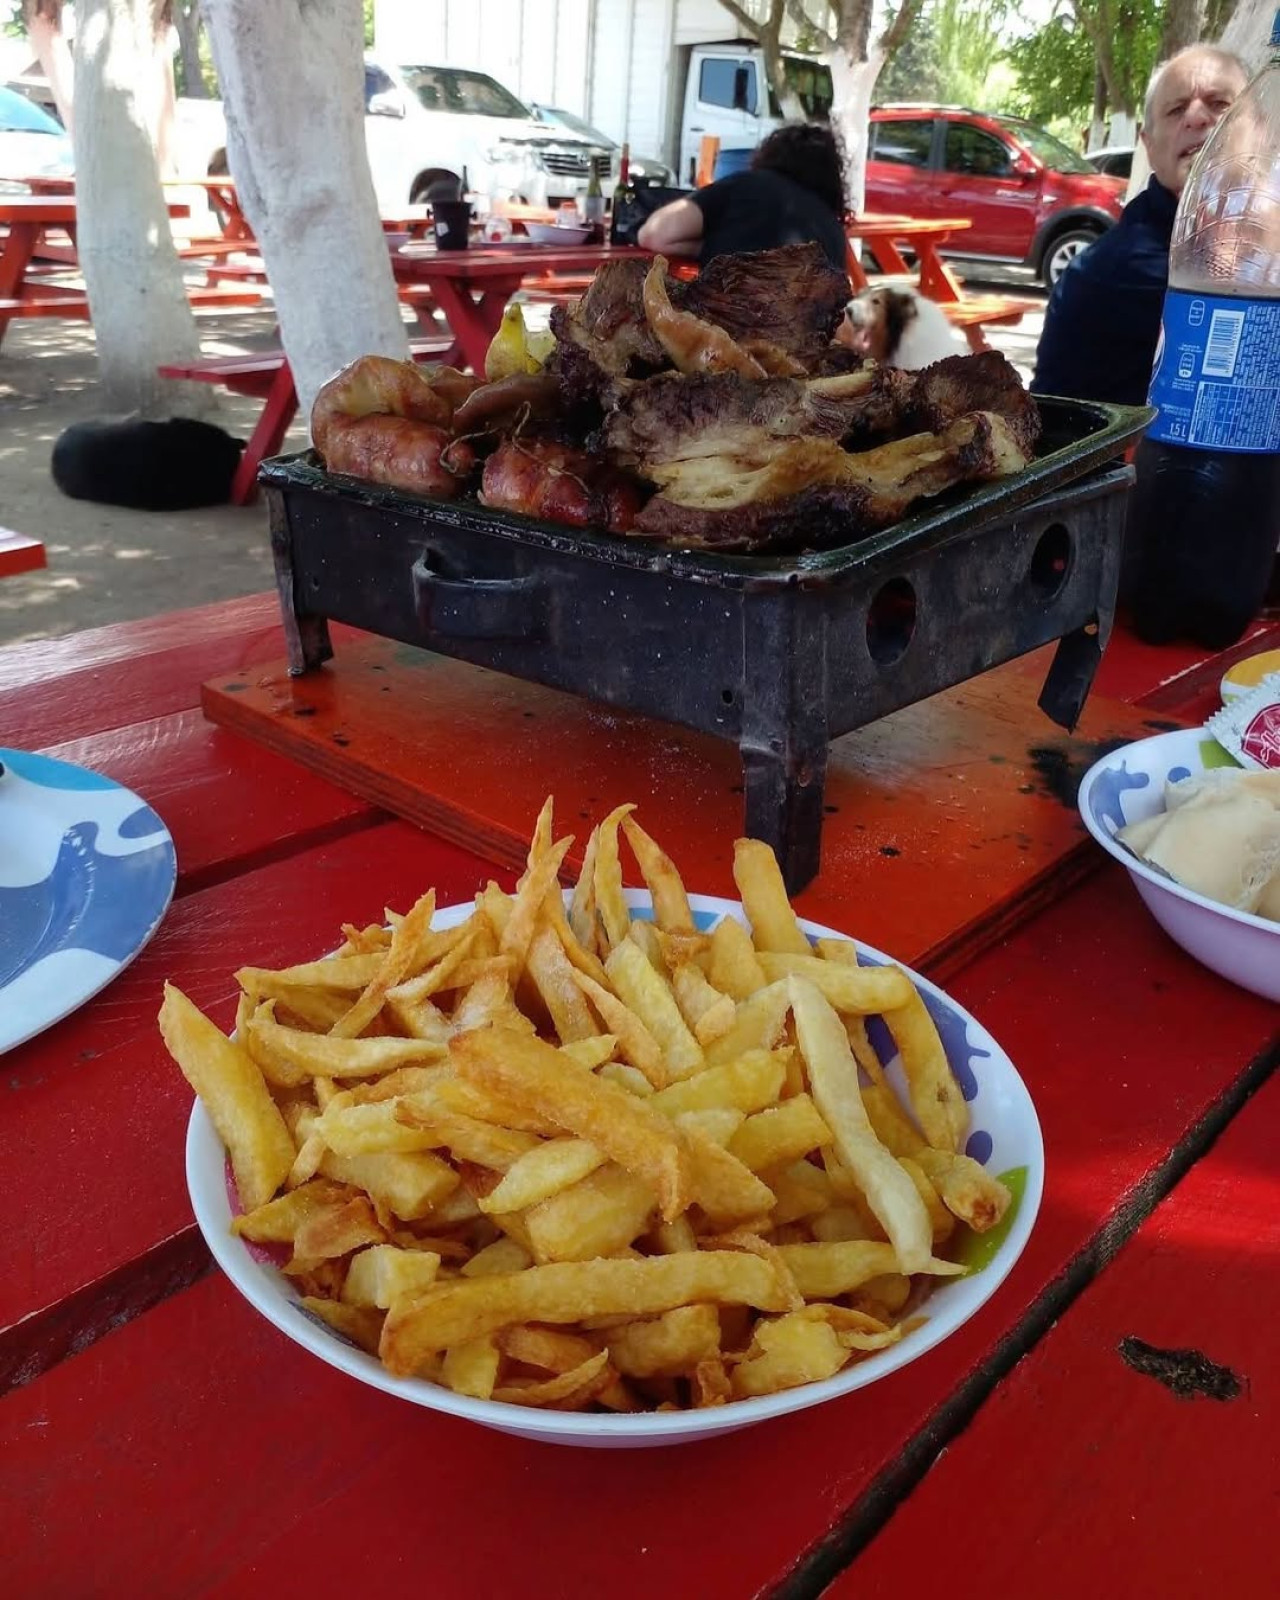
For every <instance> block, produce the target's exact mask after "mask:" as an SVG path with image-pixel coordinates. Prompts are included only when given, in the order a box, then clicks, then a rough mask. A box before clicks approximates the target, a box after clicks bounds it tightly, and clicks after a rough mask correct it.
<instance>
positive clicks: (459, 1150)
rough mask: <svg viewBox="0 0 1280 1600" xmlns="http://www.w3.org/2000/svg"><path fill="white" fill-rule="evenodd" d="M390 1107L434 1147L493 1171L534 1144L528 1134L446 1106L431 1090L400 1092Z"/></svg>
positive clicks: (503, 1168) (504, 1166)
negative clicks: (423, 1092)
mask: <svg viewBox="0 0 1280 1600" xmlns="http://www.w3.org/2000/svg"><path fill="white" fill-rule="evenodd" d="M394 1109H395V1116H396V1119H397V1120H398V1121H399V1122H402V1123H404V1124H406V1125H407V1126H408V1127H409V1128H411V1129H416V1130H417V1131H418V1132H420V1133H422V1134H425V1135H426V1136H427V1137H428V1138H430V1140H431V1142H432V1144H433V1145H435V1146H436V1147H438V1148H442V1149H447V1150H449V1151H450V1152H452V1154H453V1155H454V1156H456V1157H457V1159H458V1160H459V1161H473V1162H475V1163H476V1164H477V1165H479V1166H482V1167H491V1168H492V1169H493V1170H494V1171H495V1172H505V1171H506V1170H507V1168H508V1167H510V1166H512V1165H513V1164H514V1163H515V1162H517V1161H519V1159H520V1158H521V1156H524V1155H527V1154H528V1153H529V1151H530V1150H534V1149H536V1148H537V1145H538V1140H537V1138H536V1136H535V1135H533V1134H531V1133H521V1132H519V1131H517V1130H515V1129H512V1128H500V1127H495V1126H494V1124H493V1123H491V1122H485V1121H483V1120H482V1119H481V1118H479V1117H469V1116H467V1115H466V1114H465V1113H464V1112H457V1111H450V1110H448V1109H446V1107H445V1106H444V1105H443V1104H442V1103H441V1100H440V1098H439V1096H438V1095H437V1094H436V1092H435V1090H430V1089H429V1090H428V1091H427V1092H426V1093H425V1094H420V1095H418V1094H413V1095H402V1096H401V1098H400V1099H399V1100H397V1101H395V1103H394Z"/></svg>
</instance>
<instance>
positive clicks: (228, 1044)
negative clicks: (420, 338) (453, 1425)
mask: <svg viewBox="0 0 1280 1600" xmlns="http://www.w3.org/2000/svg"><path fill="white" fill-rule="evenodd" d="M633 811H634V808H633V807H629V806H624V807H619V808H618V809H617V810H616V811H614V812H613V813H611V814H610V815H609V816H608V817H607V818H606V819H605V820H604V821H603V822H602V823H601V824H600V825H599V826H598V827H597V828H596V829H595V830H594V831H593V832H592V834H591V836H590V838H589V840H588V842H587V846H586V849H585V853H584V855H583V859H582V866H581V869H580V871H579V872H578V874H577V878H576V884H575V885H574V886H573V887H572V888H562V887H561V879H562V877H564V876H565V860H566V856H567V854H568V851H569V849H570V848H571V843H572V841H571V840H570V839H567V838H566V839H560V840H555V839H554V837H553V829H552V812H551V803H550V802H548V803H547V805H546V807H544V809H543V812H542V814H541V815H540V817H539V819H538V822H537V825H536V828H535V831H534V835H533V840H532V843H531V845H530V850H529V857H528V864H527V867H526V870H525V872H524V874H523V876H522V877H521V879H520V880H519V882H518V884H517V885H516V888H515V891H514V893H511V894H508V893H505V892H504V891H503V890H501V889H500V888H499V887H498V886H497V885H496V884H494V883H490V884H488V885H487V887H486V888H485V889H484V890H483V891H482V892H481V893H479V894H478V895H477V896H476V897H475V900H474V902H473V903H470V904H466V905H459V906H450V907H445V908H439V907H437V906H436V904H435V899H434V896H433V895H432V894H431V893H428V894H426V895H424V896H422V898H420V899H419V900H418V901H417V902H416V903H415V904H414V905H413V906H412V907H411V908H410V909H409V910H408V911H407V912H405V913H404V914H403V915H397V914H395V913H391V912H389V913H388V914H387V920H386V923H385V925H382V924H378V925H374V926H370V927H356V926H352V925H344V927H343V934H344V942H343V943H342V945H341V946H340V947H338V948H337V949H336V950H335V951H334V953H332V954H330V955H327V956H325V957H323V958H322V959H320V960H317V961H307V962H304V963H302V964H300V965H298V966H294V967H289V968H285V969H278V970H277V969H270V970H269V969H265V968H259V967H244V968H242V969H241V970H240V971H239V972H238V973H237V979H238V982H239V985H240V999H239V1005H238V1010H237V1016H236V1026H235V1029H234V1031H233V1033H232V1034H231V1035H230V1036H228V1035H226V1034H224V1033H223V1032H222V1031H221V1030H220V1029H219V1028H218V1027H217V1026H216V1025H215V1024H214V1023H213V1022H212V1021H210V1020H209V1019H208V1018H207V1017H205V1016H204V1015H203V1014H202V1013H201V1012H200V1011H199V1010H197V1008H196V1007H195V1006H194V1005H192V1003H191V1002H190V1001H189V1000H188V999H187V998H186V997H185V996H184V995H183V994H182V993H181V992H180V991H179V990H178V989H176V988H174V987H172V986H171V985H166V990H165V999H164V1004H163V1007H162V1010H161V1013H160V1025H161V1031H162V1033H163V1036H164V1039H165V1042H166V1044H167V1045H168V1047H169V1050H170V1052H171V1053H172V1055H173V1057H174V1059H175V1061H176V1062H177V1063H178V1065H179V1066H180V1067H181V1069H182V1071H183V1072H184V1074H185V1075H186V1077H187V1078H188V1080H189V1082H190V1083H191V1085H192V1087H193V1088H194V1089H195V1091H196V1094H197V1101H196V1104H195V1106H194V1108H193V1111H192V1115H191V1120H190V1124H189V1129H188V1137H187V1180H188V1186H189V1189H190V1193H191V1199H192V1204H193V1207H194V1210H195V1215H196V1219H197V1221H198V1223H199V1226H200V1228H201V1230H202V1232H203V1233H204V1236H205V1238H206V1240H207V1241H208V1243H209V1247H210V1249H211V1251H212V1253H213V1255H214V1257H215V1259H216V1260H217V1261H218V1263H219V1265H220V1266H221V1267H222V1269H223V1270H224V1271H225V1272H226V1274H227V1275H228V1277H229V1278H230V1279H231V1281H232V1282H233V1283H234V1284H235V1286H236V1288H237V1289H238V1290H239V1291H240V1292H241V1293H242V1294H243V1295H244V1296H245V1298H246V1299H247V1300H248V1301H249V1302H250V1303H251V1304H252V1305H253V1306H254V1307H255V1308H256V1309H257V1310H258V1311H259V1312H260V1313H262V1315H264V1316H265V1317H267V1318H268V1319H269V1320H270V1321H271V1322H273V1323H274V1324H275V1325H276V1326H277V1327H278V1328H280V1329H281V1330H282V1331H283V1332H284V1333H285V1334H287V1335H288V1336H289V1337H290V1338H291V1339H293V1340H294V1341H295V1342H296V1343H298V1344H300V1345H302V1346H303V1347H304V1348H305V1349H307V1350H309V1351H311V1353H312V1354H314V1355H317V1356H319V1357H320V1358H321V1359H322V1360H325V1361H327V1362H329V1363H330V1364H331V1365H333V1366H335V1367H338V1368H340V1369H341V1370H342V1371H344V1372H346V1373H348V1374H350V1375H351V1376H352V1377H355V1378H357V1379H359V1380H361V1381H362V1382H365V1383H369V1384H372V1385H373V1386H375V1387H377V1388H380V1389H383V1390H386V1391H387V1392H389V1393H392V1394H396V1395H399V1396H401V1397H402V1398H404V1399H406V1400H410V1401H412V1402H414V1403H416V1404H418V1405H424V1406H427V1407H430V1408H433V1409H435V1410H438V1411H444V1412H447V1413H451V1414H453V1415H455V1416H458V1417H463V1418H466V1419H469V1420H471V1421H473V1422H479V1423H482V1424H484V1425H486V1426H489V1427H493V1428H497V1429H500V1430H502V1431H505V1432H508V1433H513V1434H518V1435H522V1436H524V1437H528V1438H537V1439H543V1440H547V1441H551V1442H557V1443H567V1444H578V1445H594V1446H606V1447H607V1446H615V1447H627V1446H644V1445H658V1444H669V1443H677V1442H680V1441H683V1440H688V1439H695V1438H700V1437H708V1436H710V1435H713V1434H719V1433H724V1432H728V1431H731V1430H733V1429H735V1428H740V1427H746V1426H748V1425H750V1424H752V1423H756V1422H760V1421H763V1420H764V1419H766V1418H769V1417H775V1416H779V1415H782V1414H784V1413H788V1412H792V1411H796V1410H800V1409H802V1408H804V1407H806V1406H810V1405H816V1404H819V1403H821V1402H824V1401H828V1400H832V1399H835V1398H837V1397H838V1396H842V1395H846V1394H849V1393H851V1392H852V1391H853V1390H856V1389H860V1388H862V1387H864V1386H865V1385H867V1384H870V1383H872V1382H874V1381H875V1380H876V1379H878V1378H881V1377H884V1376H885V1375H887V1374H888V1373H891V1372H894V1371H896V1370H897V1369H898V1368H900V1367H902V1366H904V1365H906V1364H907V1363H909V1362H911V1361H913V1360H915V1359H917V1358H918V1357H920V1356H922V1355H923V1354H924V1353H925V1352H926V1351H928V1350H929V1349H931V1348H932V1347H933V1346H934V1345H936V1344H937V1343H938V1342H939V1341H940V1340H942V1339H944V1338H946V1337H947V1336H948V1335H949V1334H950V1333H952V1332H954V1330H955V1329H956V1328H958V1327H959V1326H960V1325H961V1324H962V1323H963V1322H965V1321H966V1320H967V1319H968V1318H969V1317H970V1316H972V1315H973V1313H974V1312H976V1311H977V1310H978V1309H979V1307H980V1306H981V1305H982V1304H983V1303H984V1302H985V1301H986V1300H988V1299H989V1298H990V1296H991V1295H992V1294H993V1293H994V1292H995V1290H996V1289H997V1287H998V1286H999V1284H1000V1283H1001V1282H1002V1280H1003V1279H1004V1277H1005V1276H1006V1275H1007V1273H1008V1272H1009V1270H1010V1268H1011V1267H1012V1266H1013V1263H1014V1262H1015V1261H1016V1260H1017V1258H1018V1256H1019V1254H1020V1253H1021V1251H1022V1249H1023V1247H1024V1246H1025V1244H1026V1241H1027V1238H1028V1237H1029V1235H1030V1232H1031V1228H1032V1225H1033V1223H1034V1221H1035V1216H1036V1212H1037V1209H1038V1206H1039V1201H1040V1195H1041V1189H1042V1185H1043V1170H1044V1152H1043V1145H1042V1142H1041V1137H1040V1129H1039V1124H1038V1122H1037V1119H1036V1114H1035V1110H1034V1107H1033V1106H1032V1103H1031V1099H1030V1096H1029V1095H1028V1093H1027V1090H1026V1088H1025V1086H1024V1085H1023V1083H1022V1081H1021V1079H1020V1078H1019V1076H1018V1074H1017V1072H1016V1070H1015V1069H1014V1067H1013V1064H1012V1063H1011V1062H1010V1060H1009V1058H1008V1057H1007V1055H1006V1054H1005V1053H1004V1051H1003V1050H1002V1049H1001V1048H1000V1046H999V1045H998V1044H997V1043H996V1041H995V1040H994V1039H993V1038H992V1037H991V1035H990V1034H989V1033H988V1032H987V1031H986V1030H985V1029H984V1028H983V1027H982V1025H981V1024H980V1023H979V1022H977V1021H976V1019H974V1018H973V1017H972V1016H970V1015H969V1014H968V1013H967V1012H966V1011H965V1010H964V1009H963V1008H962V1007H960V1006H959V1005H957V1004H956V1002H955V1001H953V1000H951V999H949V998H948V997H947V996H946V995H945V994H944V993H943V991H942V990H940V989H938V988H937V987H936V986H935V985H933V984H931V983H929V982H928V981H927V980H926V979H924V978H922V977H920V976H919V975H918V974H916V973H914V972H912V971H910V970H909V969H906V968H904V967H901V966H900V965H898V964H897V963H895V962H893V961H892V960H891V959H890V958H889V957H887V956H885V955H883V954H881V953H880V952H879V951H876V950H873V949H871V948H870V947H868V946H866V945H863V944H861V943H859V942H857V941H855V940H852V939H850V938H848V937H847V936H846V935H845V934H843V933H838V932H836V931H834V930H832V929H829V928H824V927H819V926H817V925H815V924H812V923H810V922H806V921H803V920H801V919H799V918H797V916H796V914H795V912H794V911H793V909H792V907H791V905H790V903H789V901H788V898H787V894H786V890H785V887H784V885H783V882H782V877H781V874H780V872H779V870H778V866H777V863H776V861H775V859H774V857H773V854H772V852H771V851H770V850H769V848H768V847H767V846H765V845H762V844H760V843H759V842H757V841H754V840H749V839H742V840H739V841H738V842H737V844H736V846H735V855H734V876H735V880H736V883H737V886H738V889H739V893H740V895H741V899H740V901H728V900H720V899H714V898H711V897H706V896H699V895H690V894H689V893H687V892H686V889H685V885H684V883H683V881H682V879H681V877H680V874H679V872H678V870H677V868H676V866H675V865H674V863H673V861H672V860H671V858H670V857H669V856H668V855H667V853H666V852H665V851H664V850H663V849H662V848H661V846H660V845H658V844H657V843H656V842H655V841H654V840H653V839H652V838H651V837H650V836H649V835H648V834H647V833H645V832H644V830H643V829H642V828H641V826H640V825H639V823H638V821H637V820H636V818H635V817H634V816H633V815H632V812H633ZM623 841H625V842H626V845H627V846H628V847H629V850H630V852H631V854H632V855H633V856H634V859H635V862H636V865H637V867H638V870H639V875H640V877H641V878H642V879H643V881H644V884H645V888H644V889H628V888H626V887H624V880H625V877H626V876H627V871H626V869H624V866H623V858H622V848H621V845H622V842H623Z"/></svg>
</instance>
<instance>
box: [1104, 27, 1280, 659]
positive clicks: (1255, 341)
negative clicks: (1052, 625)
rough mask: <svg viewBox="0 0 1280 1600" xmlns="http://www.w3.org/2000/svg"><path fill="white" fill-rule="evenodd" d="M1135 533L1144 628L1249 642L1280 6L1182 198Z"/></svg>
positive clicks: (1267, 352) (1273, 291)
mask: <svg viewBox="0 0 1280 1600" xmlns="http://www.w3.org/2000/svg"><path fill="white" fill-rule="evenodd" d="M1149 400H1150V403H1151V404H1152V405H1153V406H1156V407H1157V408H1158V410H1159V415H1158V416H1157V417H1156V419H1155V421H1154V422H1153V423H1152V424H1151V427H1150V428H1149V429H1148V431H1147V434H1146V437H1145V438H1144V440H1143V442H1142V444H1141V445H1140V446H1139V447H1138V452H1137V456H1136V458H1135V467H1136V470H1137V483H1136V485H1135V488H1134V492H1133V495H1132V496H1131V499H1130V507H1129V518H1128V529H1127V535H1126V537H1127V538H1128V539H1129V540H1130V541H1133V542H1134V544H1136V550H1135V549H1131V553H1130V554H1131V559H1132V560H1133V562H1134V569H1133V570H1134V573H1135V585H1134V589H1133V592H1132V594H1131V597H1130V598H1131V600H1132V605H1133V619H1134V626H1135V628H1136V629H1137V631H1138V633H1139V634H1140V636H1141V637H1143V638H1144V639H1147V640H1148V641H1150V642H1152V643H1163V642H1165V641H1166V640H1169V639H1171V638H1174V637H1179V636H1181V637H1188V638H1191V639H1194V640H1195V641H1197V642H1198V643H1200V644H1203V645H1206V646H1207V647H1208V648H1210V649H1214V650H1220V649H1224V648H1225V647H1226V646H1227V645H1229V644H1233V643H1234V642H1235V641H1236V640H1237V639H1238V638H1239V637H1240V636H1241V634H1242V633H1243V632H1244V631H1245V629H1246V628H1247V627H1248V625H1249V622H1250V621H1251V619H1252V618H1253V616H1254V615H1255V614H1256V612H1257V611H1258V609H1259V607H1260V606H1261V604H1262V601H1263V599H1264V597H1265V595H1266V592H1267V585H1268V583H1269V581H1270V579H1271V575H1272V569H1273V565H1274V563H1275V559H1276V547H1277V543H1278V542H1280V11H1278V12H1277V13H1276V19H1275V24H1274V26H1273V28H1272V32H1271V61H1270V64H1269V65H1268V66H1266V67H1265V68H1264V69H1263V70H1262V72H1260V73H1259V74H1258V75H1257V77H1255V78H1254V80H1253V81H1252V83H1250V85H1249V86H1248V88H1247V89H1246V90H1245V91H1244V93H1243V94H1242V95H1241V96H1240V98H1239V99H1238V100H1237V101H1236V102H1235V104H1234V105H1233V106H1232V107H1231V109H1230V110H1229V111H1228V112H1227V114H1226V115H1225V116H1224V117H1223V118H1222V120H1221V122H1219V123H1218V125H1217V127H1216V128H1215V129H1214V130H1213V132H1212V133H1211V134H1210V135H1209V138H1208V140H1207V141H1206V143H1205V145H1204V148H1203V149H1202V150H1201V151H1200V153H1199V155H1198V156H1197V157H1196V161H1195V164H1194V166H1193V167H1192V169H1191V172H1190V174H1189V176H1188V178H1187V182H1186V186H1185V188H1184V189H1183V191H1182V196H1181V198H1180V200H1179V201H1178V212H1177V216H1176V218H1175V221H1174V225H1173V239H1172V242H1171V245H1170V250H1169V287H1168V291H1167V292H1166V295H1165V302H1164V316H1163V321H1162V325H1161V331H1160V339H1159V342H1158V344H1157V346H1156V360H1155V370H1154V372H1153V374H1152V379H1151V390H1150V395H1149Z"/></svg>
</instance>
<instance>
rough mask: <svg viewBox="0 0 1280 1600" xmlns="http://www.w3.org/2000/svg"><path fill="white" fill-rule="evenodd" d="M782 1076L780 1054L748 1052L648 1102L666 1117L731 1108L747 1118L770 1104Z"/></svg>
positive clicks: (776, 1052) (776, 1096) (686, 1080)
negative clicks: (681, 1113)
mask: <svg viewBox="0 0 1280 1600" xmlns="http://www.w3.org/2000/svg"><path fill="white" fill-rule="evenodd" d="M785 1076H786V1067H785V1065H784V1060H783V1052H781V1051H778V1050H772V1051H771V1050H749V1051H747V1052H746V1054H744V1055H741V1056H737V1057H735V1058H734V1059H733V1060H732V1061H726V1062H723V1063H721V1064H720V1065H719V1066H714V1067H707V1068H706V1069H705V1071H702V1072H696V1073H694V1075H693V1076H692V1077H691V1078H683V1079H682V1080H681V1081H680V1082H679V1083H673V1084H671V1085H669V1087H667V1088H666V1089H660V1090H659V1091H658V1092H657V1094H655V1095H653V1096H652V1098H651V1099H650V1102H649V1103H650V1105H652V1106H654V1107H656V1109H657V1110H659V1111H663V1112H665V1113H666V1115H667V1116H669V1117H674V1116H677V1115H678V1114H679V1113H680V1112H682V1111H708V1110H715V1109H717V1108H719V1107H721V1106H732V1107H734V1108H735V1109H737V1110H738V1111H744V1112H746V1113H747V1115H748V1116H749V1115H750V1114H751V1113H752V1112H753V1111H763V1110H764V1108H765V1107H766V1106H771V1105H773V1104H774V1102H775V1101H776V1100H777V1098H778V1092H779V1090H780V1089H781V1088H782V1081H783V1078H784V1077H785Z"/></svg>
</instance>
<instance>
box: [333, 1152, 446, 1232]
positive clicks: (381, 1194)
mask: <svg viewBox="0 0 1280 1600" xmlns="http://www.w3.org/2000/svg"><path fill="white" fill-rule="evenodd" d="M320 1171H321V1172H322V1173H323V1174H324V1176H325V1177H326V1178H333V1179H334V1180H335V1181H336V1182H338V1183H350V1184H354V1185H355V1186H356V1187H357V1188H359V1189H363V1190H365V1192H366V1193H367V1194H368V1195H369V1196H370V1197H371V1198H372V1199H373V1200H375V1201H377V1202H380V1203H381V1204H382V1205H384V1206H386V1208H387V1210H388V1211H390V1212H392V1213H393V1214H394V1215H395V1216H397V1217H399V1218H400V1219H401V1220H402V1221H404V1222H413V1221H415V1220H416V1219H417V1218H419V1217H427V1216H430V1215H431V1214H432V1212H433V1211H434V1210H435V1209H436V1207H438V1206H439V1205H440V1204H441V1203H442V1202H443V1201H444V1200H445V1199H446V1198H447V1197H448V1196H449V1195H451V1194H452V1193H453V1192H454V1190H455V1189H457V1187H458V1181H459V1180H458V1174H457V1173H456V1172H455V1171H454V1170H453V1168H452V1167H451V1166H450V1165H449V1163H448V1162H447V1161H442V1160H441V1159H440V1157H439V1156H437V1155H435V1154H433V1152H432V1151H430V1150H415V1151H411V1152H409V1153H407V1154H406V1153H402V1152H398V1151H391V1152H388V1151H381V1152H378V1153H377V1154H374V1155H363V1156H339V1155H335V1154H334V1153H333V1151H332V1150H331V1151H329V1152H328V1154H327V1155H326V1156H325V1158H324V1160H323V1161H322V1162H321V1163H320Z"/></svg>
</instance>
